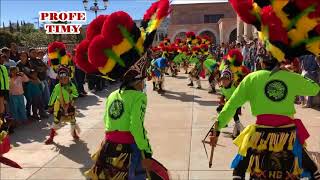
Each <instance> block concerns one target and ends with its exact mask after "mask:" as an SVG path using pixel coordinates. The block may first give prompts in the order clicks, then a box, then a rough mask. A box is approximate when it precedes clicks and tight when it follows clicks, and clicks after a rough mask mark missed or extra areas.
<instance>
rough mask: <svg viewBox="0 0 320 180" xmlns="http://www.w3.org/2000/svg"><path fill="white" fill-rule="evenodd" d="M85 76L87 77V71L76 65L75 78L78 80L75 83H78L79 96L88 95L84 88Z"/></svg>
mask: <svg viewBox="0 0 320 180" xmlns="http://www.w3.org/2000/svg"><path fill="white" fill-rule="evenodd" d="M72 56H73V58H74V57H75V50H74V51H73V52H72ZM73 62H74V61H73ZM85 78H86V73H85V72H83V71H82V70H81V69H80V68H78V67H77V66H76V67H75V80H76V83H75V84H76V85H77V90H78V93H79V97H84V96H86V95H87V92H86V91H85V90H84V87H83V85H84V83H85Z"/></svg>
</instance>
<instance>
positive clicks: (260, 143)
mask: <svg viewBox="0 0 320 180" xmlns="http://www.w3.org/2000/svg"><path fill="white" fill-rule="evenodd" d="M234 143H235V144H236V145H237V146H238V147H239V154H238V155H237V156H236V157H235V159H234V160H233V162H232V165H231V166H232V168H234V172H233V176H234V177H239V178H240V177H242V178H243V177H244V175H245V173H246V172H249V173H250V177H251V179H291V180H295V179H299V178H300V177H301V175H302V174H303V169H302V150H303V148H302V145H301V144H300V143H299V141H298V139H297V138H296V127H295V126H294V125H289V126H285V127H279V128H275V127H267V126H258V125H251V126H248V127H247V128H246V129H245V130H244V131H243V132H242V133H241V134H240V135H239V137H238V138H237V139H235V141H234Z"/></svg>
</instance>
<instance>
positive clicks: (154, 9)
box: [143, 0, 169, 21]
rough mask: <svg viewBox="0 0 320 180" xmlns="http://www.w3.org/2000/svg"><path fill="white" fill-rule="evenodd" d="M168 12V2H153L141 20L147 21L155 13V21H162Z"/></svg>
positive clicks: (165, 0) (162, 0)
mask: <svg viewBox="0 0 320 180" xmlns="http://www.w3.org/2000/svg"><path fill="white" fill-rule="evenodd" d="M168 10H169V3H168V0H159V1H157V2H154V3H152V5H151V6H150V8H149V9H148V10H147V11H146V13H145V14H144V16H143V20H144V21H149V20H150V19H151V17H152V16H153V15H154V14H155V13H157V15H156V18H157V19H162V18H163V17H166V16H167V15H168V14H169V11H168Z"/></svg>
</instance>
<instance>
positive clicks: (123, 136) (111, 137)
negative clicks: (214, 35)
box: [105, 131, 135, 144]
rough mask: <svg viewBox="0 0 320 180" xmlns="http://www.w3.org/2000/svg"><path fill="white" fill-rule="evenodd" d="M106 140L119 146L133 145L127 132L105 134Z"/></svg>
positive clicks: (132, 140) (131, 137)
mask: <svg viewBox="0 0 320 180" xmlns="http://www.w3.org/2000/svg"><path fill="white" fill-rule="evenodd" d="M105 138H106V140H108V141H110V142H113V143H119V144H133V143H135V141H134V138H133V136H132V134H131V133H130V132H129V131H111V132H106V133H105Z"/></svg>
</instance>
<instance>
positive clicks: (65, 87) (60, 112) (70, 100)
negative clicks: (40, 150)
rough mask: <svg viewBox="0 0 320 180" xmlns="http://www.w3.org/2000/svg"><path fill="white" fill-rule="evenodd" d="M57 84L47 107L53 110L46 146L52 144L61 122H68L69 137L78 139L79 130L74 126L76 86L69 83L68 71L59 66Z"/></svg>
mask: <svg viewBox="0 0 320 180" xmlns="http://www.w3.org/2000/svg"><path fill="white" fill-rule="evenodd" d="M57 78H58V79H59V84H57V85H56V86H55V87H54V89H53V92H52V94H51V97H50V101H49V104H48V106H49V107H50V109H51V111H52V110H53V124H52V127H51V131H50V135H49V138H48V139H47V140H46V142H45V143H46V144H52V143H53V139H54V136H55V135H56V130H57V129H58V128H59V126H60V124H61V121H63V120H66V121H70V125H71V135H72V137H73V138H74V139H76V140H77V139H79V133H80V128H79V126H78V125H77V124H76V118H75V107H74V99H75V98H77V97H78V96H79V94H78V91H77V88H76V86H75V85H74V84H73V83H72V82H71V79H70V78H71V77H70V72H69V69H68V68H66V67H63V66H61V67H60V68H59V69H58V76H57Z"/></svg>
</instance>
